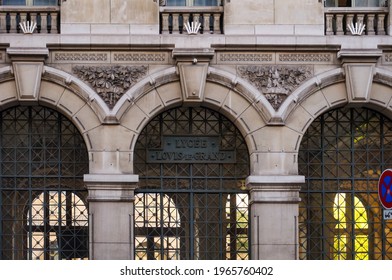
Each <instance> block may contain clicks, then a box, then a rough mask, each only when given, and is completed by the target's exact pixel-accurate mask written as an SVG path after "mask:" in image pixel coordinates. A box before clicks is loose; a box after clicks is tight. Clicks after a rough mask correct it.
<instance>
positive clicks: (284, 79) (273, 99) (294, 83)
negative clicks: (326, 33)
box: [238, 65, 313, 110]
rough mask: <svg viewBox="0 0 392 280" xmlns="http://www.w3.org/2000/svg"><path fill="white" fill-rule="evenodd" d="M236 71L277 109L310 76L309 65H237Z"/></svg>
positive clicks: (310, 69)
mask: <svg viewBox="0 0 392 280" xmlns="http://www.w3.org/2000/svg"><path fill="white" fill-rule="evenodd" d="M238 73H239V75H240V76H241V77H242V78H245V79H246V80H248V81H249V82H250V83H252V84H253V85H254V86H255V87H256V88H257V89H259V90H260V91H261V92H262V93H263V94H264V96H265V97H266V98H267V100H268V101H269V102H270V103H271V105H272V107H273V108H274V109H275V110H278V109H279V107H280V106H281V105H282V103H283V101H285V100H286V98H287V96H289V95H290V94H291V93H292V92H293V91H294V90H295V89H296V88H297V87H298V86H299V85H300V84H302V83H303V82H304V81H305V80H307V79H308V78H310V77H312V75H313V74H312V68H311V67H310V66H287V65H272V66H256V65H254V66H239V67H238Z"/></svg>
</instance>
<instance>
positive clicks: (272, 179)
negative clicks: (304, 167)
mask: <svg viewBox="0 0 392 280" xmlns="http://www.w3.org/2000/svg"><path fill="white" fill-rule="evenodd" d="M303 183H305V176H302V175H266V176H249V177H248V178H246V184H247V185H248V184H249V185H281V184H285V185H286V184H296V185H297V184H303Z"/></svg>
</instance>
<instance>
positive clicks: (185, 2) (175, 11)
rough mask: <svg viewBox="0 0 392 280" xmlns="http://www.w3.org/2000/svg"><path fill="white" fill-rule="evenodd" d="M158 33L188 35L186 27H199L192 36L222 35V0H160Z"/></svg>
mask: <svg viewBox="0 0 392 280" xmlns="http://www.w3.org/2000/svg"><path fill="white" fill-rule="evenodd" d="M160 6H161V7H160V33H161V34H188V29H187V28H186V26H187V25H188V26H191V25H192V23H193V26H199V28H198V29H197V32H196V33H193V34H223V6H222V0H163V1H162V0H161V1H160Z"/></svg>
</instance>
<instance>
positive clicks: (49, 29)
mask: <svg viewBox="0 0 392 280" xmlns="http://www.w3.org/2000/svg"><path fill="white" fill-rule="evenodd" d="M27 23H28V26H30V27H31V26H33V25H35V28H34V30H33V31H32V32H33V33H60V6H59V0H0V33H24V30H23V28H21V24H25V26H26V25H27Z"/></svg>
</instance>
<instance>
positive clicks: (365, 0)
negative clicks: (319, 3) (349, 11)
mask: <svg viewBox="0 0 392 280" xmlns="http://www.w3.org/2000/svg"><path fill="white" fill-rule="evenodd" d="M324 3H325V7H387V6H388V0H325V2H324Z"/></svg>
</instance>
